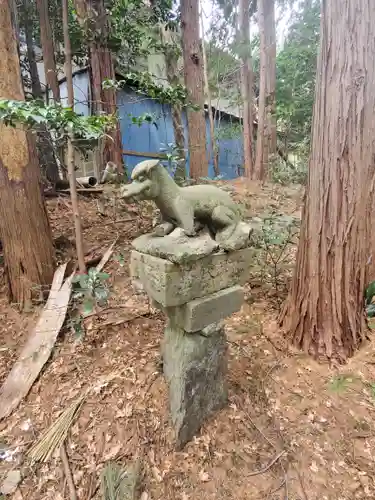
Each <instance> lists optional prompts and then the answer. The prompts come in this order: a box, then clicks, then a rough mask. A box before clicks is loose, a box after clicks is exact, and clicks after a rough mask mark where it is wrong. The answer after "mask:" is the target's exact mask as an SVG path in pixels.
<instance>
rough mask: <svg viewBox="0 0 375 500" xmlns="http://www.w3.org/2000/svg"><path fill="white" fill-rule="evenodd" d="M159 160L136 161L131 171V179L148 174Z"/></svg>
mask: <svg viewBox="0 0 375 500" xmlns="http://www.w3.org/2000/svg"><path fill="white" fill-rule="evenodd" d="M159 163H160V160H145V161H141V162H140V163H138V164H137V165H136V166H135V167H134V169H133V172H132V179H136V178H137V177H138V176H139V175H146V176H149V175H150V173H151V172H152V170H153V169H154V168H155V167H156V166H157V165H159Z"/></svg>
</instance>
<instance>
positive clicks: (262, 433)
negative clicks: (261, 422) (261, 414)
mask: <svg viewBox="0 0 375 500" xmlns="http://www.w3.org/2000/svg"><path fill="white" fill-rule="evenodd" d="M242 411H243V412H244V414H245V416H246V417H247V419H248V420H249V421H250V423H251V425H252V426H253V427H255V429H256V430H257V431H258V432H259V434H260V435H261V436H263V438H264V439H265V440H266V441H267V443H268V444H269V445H270V446H272V448H273V449H274V450H277V447H276V445H275V444H274V443H273V442H272V441H271V440H270V439H269V438H268V437H267V436H266V435H265V434H264V432H263V431H262V429H260V428H259V427H258V426H257V424H256V423H255V422H254V420H253V419H252V418H251V417H250V415H249V414H248V413H247V411H245V410H244V409H242ZM271 465H272V464H271Z"/></svg>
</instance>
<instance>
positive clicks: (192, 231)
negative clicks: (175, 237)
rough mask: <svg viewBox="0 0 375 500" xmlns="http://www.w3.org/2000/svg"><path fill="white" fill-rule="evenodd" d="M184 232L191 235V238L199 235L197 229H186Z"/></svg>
mask: <svg viewBox="0 0 375 500" xmlns="http://www.w3.org/2000/svg"><path fill="white" fill-rule="evenodd" d="M184 233H185V234H186V236H189V238H191V237H193V236H197V231H196V230H195V229H189V230H186V229H184Z"/></svg>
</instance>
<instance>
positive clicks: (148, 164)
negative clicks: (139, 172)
mask: <svg viewBox="0 0 375 500" xmlns="http://www.w3.org/2000/svg"><path fill="white" fill-rule="evenodd" d="M159 163H160V160H146V161H143V162H142V164H143V165H144V169H145V171H146V172H147V173H148V174H149V173H150V172H151V171H152V170H153V169H154V168H155V167H157V166H158V165H159Z"/></svg>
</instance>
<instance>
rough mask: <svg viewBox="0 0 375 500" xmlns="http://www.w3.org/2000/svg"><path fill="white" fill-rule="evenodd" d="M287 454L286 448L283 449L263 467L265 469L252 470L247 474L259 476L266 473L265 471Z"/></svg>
mask: <svg viewBox="0 0 375 500" xmlns="http://www.w3.org/2000/svg"><path fill="white" fill-rule="evenodd" d="M285 454H286V451H285V450H283V451H281V452H280V453H279V454H278V455H276V457H275V458H273V459H272V460H271V462H270V463H269V464H268V465H266V466H265V467H263V469H260V470H257V471H255V472H250V473H249V474H247V475H248V476H258V475H259V474H264V473H265V472H267V471H268V470H269V469H270V468H271V467H272V466H273V465H274V464H275V463H276V462H277V461H278V460H279V459H280V458H281V457H282V456H283V455H285ZM284 484H285V483H284Z"/></svg>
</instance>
